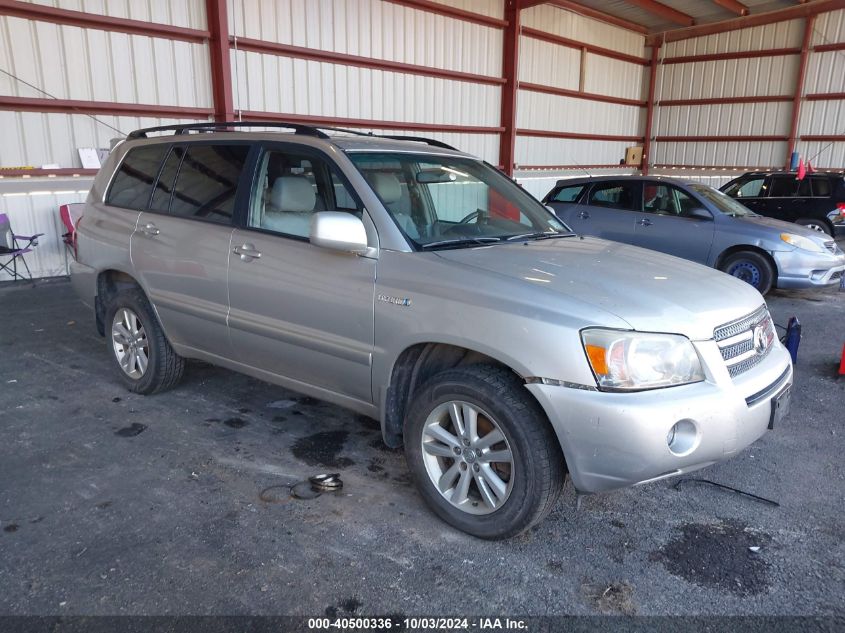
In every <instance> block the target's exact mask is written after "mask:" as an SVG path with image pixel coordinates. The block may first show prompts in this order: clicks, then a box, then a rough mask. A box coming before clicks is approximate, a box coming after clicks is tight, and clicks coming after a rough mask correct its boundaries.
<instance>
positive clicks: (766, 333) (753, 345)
mask: <svg viewBox="0 0 845 633" xmlns="http://www.w3.org/2000/svg"><path fill="white" fill-rule="evenodd" d="M713 339H714V340H715V341H716V344H717V345H718V346H719V350H720V351H721V353H722V358H723V359H724V361H725V364H726V365H727V367H728V373H729V374H730V375H731V378H734V377H736V376H739V375H740V374H742V373H744V372H746V371H748V370H749V369H751V368H752V367H754V366H755V365H757V364H758V363H760V362H761V361H762V360H763V359H764V358H766V356H768V355H769V352H770V351H771V349H772V346H773V344H774V341H775V326H774V323H772V317H771V316H769V311H768V310H767V309H766V306H765V305H763V306H760V307H759V308H758V309H757V310H755V311H754V312H752V313H751V314H749V315H747V316H744V317H742V318H741V319H737V320H736V321H731V322H730V323H726V324H725V325H720V326H719V327H717V328H716V329H715V330H713Z"/></svg>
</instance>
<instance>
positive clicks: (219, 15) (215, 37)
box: [205, 0, 235, 121]
mask: <svg viewBox="0 0 845 633" xmlns="http://www.w3.org/2000/svg"><path fill="white" fill-rule="evenodd" d="M205 7H206V15H207V17H208V30H209V32H210V33H211V39H210V40H209V42H208V48H209V52H210V57H211V94H212V97H213V99H214V120H215V121H233V120H234V118H235V108H234V106H233V104H232V64H231V61H230V58H229V15H228V12H227V8H226V0H205Z"/></svg>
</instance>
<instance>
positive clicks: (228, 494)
mask: <svg viewBox="0 0 845 633" xmlns="http://www.w3.org/2000/svg"><path fill="white" fill-rule="evenodd" d="M0 304H2V305H3V306H4V310H3V322H2V330H0V482H2V483H0V614H6V615H9V614H18V615H23V614H42V615H43V614H53V615H79V614H85V615H98V614H111V615H120V614H171V615H172V614H176V615H184V614H230V615H231V614H287V615H307V616H320V615H323V614H328V615H341V616H343V615H374V614H396V615H400V614H403V615H410V614H429V615H461V614H474V615H479V616H481V615H498V614H503V613H507V614H519V615H537V616H541V615H560V614H571V615H596V614H605V615H615V614H638V615H667V614H668V615H737V614H747V615H827V616H830V615H838V616H842V615H845V607H843V604H845V602H843V596H845V566H843V563H845V549H843V540H845V524H843V520H842V509H843V507H845V503H843V501H845V485H843V483H845V477H843V469H842V466H841V464H842V455H843V436H845V428H843V426H844V425H843V422H845V377H842V378H838V377H837V368H838V364H839V359H840V354H841V351H842V346H843V344H845V322H843V315H845V292H836V291H823V292H790V293H786V292H777V291H776V292H774V293H773V294H772V295H771V296H770V298H769V305H770V309H771V311H772V314H773V316H774V317H775V321H776V322H777V323H785V322H786V320H787V318H788V317H789V316H790V315H793V314H794V315H798V317H799V318H800V319H801V321H802V323H803V327H804V341H803V342H802V345H801V350H800V356H799V362H798V365H797V367H796V370H797V371H796V382H795V391H794V396H793V401H792V413H791V416H790V417H789V418H788V419H787V420H786V421H785V422H784V424H783V425H782V426H781V427H780V428H776V429H775V430H774V431H773V432H770V433H768V434H766V435H765V436H764V437H763V438H762V439H761V440H760V441H759V442H757V443H756V444H755V445H753V446H752V447H751V448H750V449H748V450H746V451H744V452H743V453H741V454H740V455H739V456H738V457H737V458H735V459H733V460H731V461H729V462H726V463H723V464H720V465H717V466H714V467H710V468H708V469H706V470H704V471H701V472H700V473H698V474H696V475H695V476H700V477H703V478H707V479H710V480H713V481H716V482H719V483H723V484H726V485H730V486H734V487H737V488H741V489H743V490H746V491H749V492H752V493H754V494H757V495H761V496H763V497H766V498H769V499H772V500H775V501H777V502H778V503H779V504H780V505H779V507H774V506H771V505H768V504H766V503H762V502H760V501H756V500H754V499H751V498H748V497H743V496H740V495H736V494H733V493H730V492H727V491H724V490H720V489H718V488H714V487H712V486H708V485H704V484H700V483H687V484H685V485H683V486H681V487H680V488H679V489H676V488H675V487H674V486H675V484H676V481H675V480H669V481H661V482H657V483H653V484H650V485H646V486H641V487H638V488H633V489H628V490H623V491H619V492H614V493H609V494H605V495H600V496H593V497H586V498H584V499H583V502H582V504H581V507H580V509H576V504H575V494H574V492H573V490H572V488H571V485H569V484H567V488H566V491H565V494H564V496H563V497H562V499H561V501H560V502H559V504H558V506H557V507H556V509H555V510H554V512H553V514H552V515H551V516H550V517H549V518H548V519H547V520H546V521H545V522H544V523H542V524H541V525H539V526H538V527H536V528H535V529H533V530H532V531H530V532H529V533H527V534H525V535H523V536H520V537H518V538H515V539H512V540H509V541H505V542H496V543H490V542H483V541H480V540H476V539H473V538H471V537H468V536H466V535H464V534H462V533H459V532H457V531H455V530H453V529H451V528H450V527H448V526H447V525H445V524H443V523H442V522H440V521H439V520H438V519H437V518H435V517H434V515H433V514H432V513H431V512H429V511H428V510H427V509H426V507H424V505H423V503H422V501H421V499H420V497H419V496H418V495H417V494H416V492H415V491H414V489H413V488H412V487H411V485H410V483H409V478H408V475H407V471H406V468H405V463H404V458H403V455H402V452H401V451H392V450H390V449H388V448H387V447H386V446H384V444H382V442H381V439H380V434H379V431H378V426H377V423H376V422H375V421H373V420H370V419H367V418H363V417H361V416H356V415H354V414H351V413H348V412H346V411H343V410H341V409H338V408H336V407H334V406H332V405H328V404H325V403H322V402H318V401H316V400H313V399H311V398H304V397H301V396H297V395H296V394H294V393H291V392H288V391H285V390H283V389H280V388H278V387H274V386H272V385H268V384H266V383H262V382H259V381H257V380H253V379H250V378H246V377H244V376H240V375H237V374H234V373H231V372H228V371H225V370H221V369H217V368H214V367H211V366H208V365H205V364H201V363H190V364H189V367H188V370H187V372H186V376H185V379H184V381H183V383H182V384H181V385H180V386H179V387H178V388H177V389H176V390H174V391H171V392H168V393H165V394H161V395H157V396H152V397H143V396H137V395H134V394H131V393H128V392H127V391H126V390H125V389H123V388H122V387H121V386H120V384H119V382H118V380H117V377H116V374H115V370H114V368H113V367H112V366H111V364H110V360H109V356H108V352H107V349H106V345H105V343H104V341H103V339H101V338H99V337H98V336H97V335H96V333H95V332H94V328H93V319H92V315H91V314H90V313H89V312H88V310H87V309H86V308H85V307H84V306H82V305H81V304H80V303H79V302H78V301H77V300H76V299H75V296H74V295H73V292H72V290H71V287H70V285H69V284H68V283H67V282H66V281H55V282H49V283H47V282H41V283H39V284H38V286H37V287H35V288H34V289H33V288H30V287H29V286H25V285H20V284H19V285H17V286H11V285H8V284H7V285H4V286H3V287H0ZM327 470H328V471H336V472H339V473H341V475H342V478H343V481H344V483H345V486H344V488H343V490H342V492H339V493H331V494H324V495H322V496H321V497H319V498H316V499H312V500H291V499H289V498H288V495H287V492H286V490H287V489H286V488H285V487H286V486H288V485H290V484H293V483H295V482H298V481H300V480H302V479H304V478H306V477H307V476H309V475H313V474H315V473H318V472H325V471H327ZM752 548H755V549H754V551H752ZM756 548H759V549H756Z"/></svg>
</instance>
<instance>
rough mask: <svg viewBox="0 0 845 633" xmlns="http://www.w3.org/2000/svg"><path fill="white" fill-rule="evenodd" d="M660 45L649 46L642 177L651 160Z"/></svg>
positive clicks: (641, 165)
mask: <svg viewBox="0 0 845 633" xmlns="http://www.w3.org/2000/svg"><path fill="white" fill-rule="evenodd" d="M659 53H660V44H652V46H651V63H650V64H649V67H648V99H646V102H645V107H646V111H645V135H644V136H645V138H643V160H642V162H641V163H640V169H642V172H643V176H647V175H648V162H649V160H650V159H651V128H652V124H653V121H654V90H655V84H656V83H657V64H658V62H659V60H658V57H657V56H658V54H659Z"/></svg>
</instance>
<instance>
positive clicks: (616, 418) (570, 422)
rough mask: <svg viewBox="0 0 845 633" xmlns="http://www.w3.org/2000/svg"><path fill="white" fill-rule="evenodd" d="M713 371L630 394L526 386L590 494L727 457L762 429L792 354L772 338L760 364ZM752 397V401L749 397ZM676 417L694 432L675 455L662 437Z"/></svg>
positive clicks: (786, 381) (788, 374) (786, 380)
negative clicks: (734, 373)
mask: <svg viewBox="0 0 845 633" xmlns="http://www.w3.org/2000/svg"><path fill="white" fill-rule="evenodd" d="M710 343H712V341H711V342H710ZM712 346H713V347H715V343H712ZM716 354H717V355H718V352H716ZM709 356H711V357H712V350H711V354H709ZM718 359H719V361H721V356H719V357H718ZM720 369H722V370H724V367H722V368H720ZM713 373H716V374H718V376H717V377H716V378H715V379H713V378H712V376H709V377H708V380H706V381H704V382H700V383H696V384H692V385H684V386H681V387H671V388H667V389H655V390H651V391H640V392H633V393H608V392H600V391H588V390H583V389H573V388H569V387H564V386H554V385H547V384H539V383H533V384H527V385H526V387H527V388H528V389H529V390H530V391H531V393H533V394H534V396H535V397H536V398H537V400H538V401H539V402H540V405H541V406H542V407H543V408H544V409H545V411H546V414H547V415H548V417H549V420H550V421H551V423H552V426H553V427H554V430H555V433H556V434H557V437H558V440H559V442H560V444H561V447H562V449H563V452H564V455H565V457H566V463H567V467H568V469H569V474H570V477H571V478H572V482H573V484H574V485H575V488H576V490H578V491H579V492H582V493H593V492H602V491H607V490H613V489H616V488H624V487H627V486H633V485H636V484H640V483H645V482H648V481H654V480H657V479H662V478H664V477H671V476H673V475H679V474H682V473H686V472H690V471H693V470H698V469H699V468H704V467H705V466H709V465H711V464H714V463H716V462H719V461H722V460H725V459H728V458H730V457H733V456H734V455H736V454H737V453H738V452H739V451H741V450H742V449H744V448H745V447H747V446H748V445H750V444H751V443H753V442H754V441H756V440H757V439H758V438H760V436H762V435H763V434H764V433H765V432H766V429H767V427H768V426H769V422H770V420H771V418H772V399H773V398H774V397H776V396H778V395H779V394H780V393H782V392H783V390H784V389H785V388H786V387H788V386H789V385H791V383H792V365H791V359H790V357H789V353H788V352H787V351H786V350H785V349H784V348H783V347H782V346H781V345H779V344H778V345H776V346H775V347H774V349H772V351H771V352H770V353H769V355H768V356H767V357H766V359H765V360H764V361H763V362H761V363H760V364H759V365H757V366H756V367H755V368H754V369H752V370H750V371H748V372H746V373H745V374H743V375H740V376H738V377H737V378H736V379H734V380H731V378H730V377H729V376H728V374H727V370H724V371H718V372H713ZM759 394H764V396H760V395H759ZM755 395H757V396H758V399H757V400H755V401H752V396H755ZM746 399H748V400H749V401H750V402H751V403H750V404H749V402H747V401H746ZM681 420H686V421H689V422H691V423H692V424H693V425H694V427H695V431H696V434H695V440H694V442H693V444H692V446H691V448H690V449H689V450H687V451H686V452H684V453H682V454H676V453H673V452H672V450H670V448H669V445H668V438H667V435H668V434H669V431H670V429H671V428H672V427H673V425H675V424H676V423H677V422H679V421H681ZM685 424H686V425H687V426H689V424H688V423H685Z"/></svg>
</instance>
